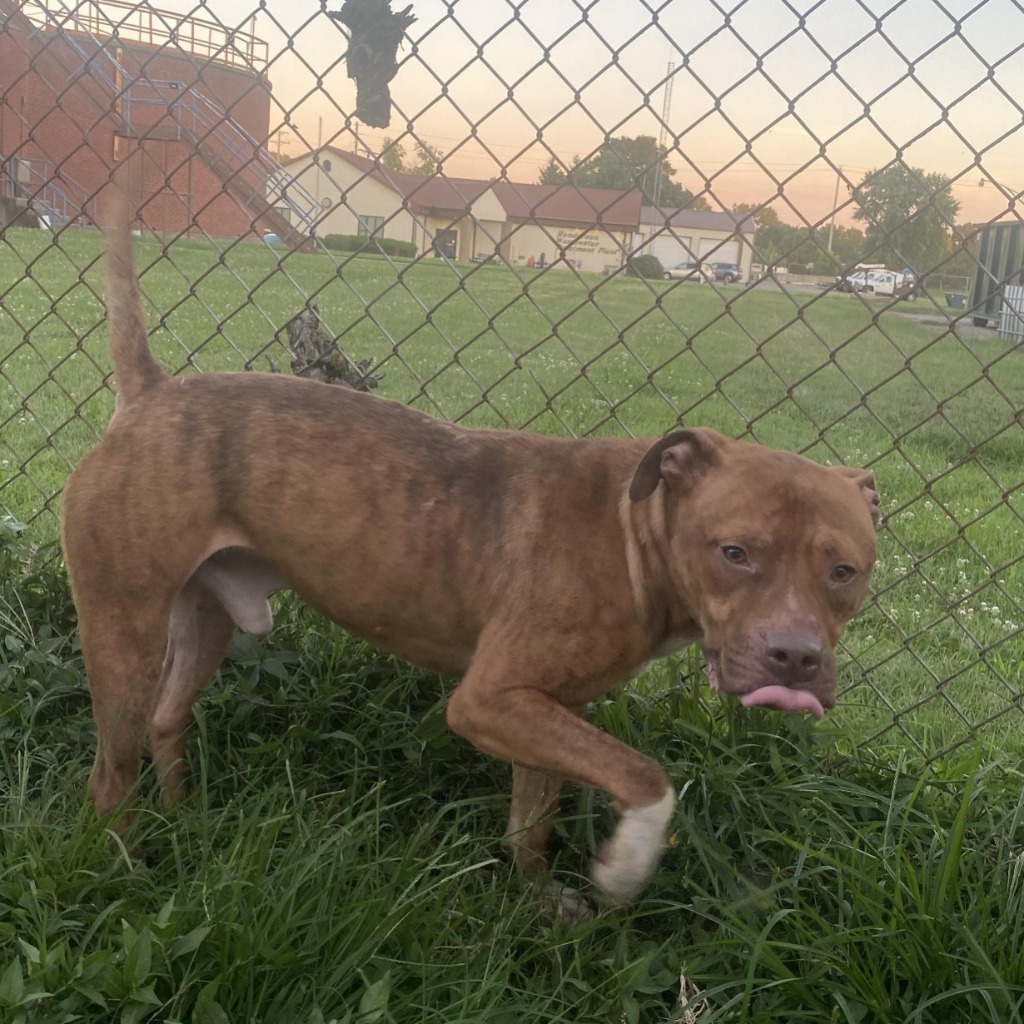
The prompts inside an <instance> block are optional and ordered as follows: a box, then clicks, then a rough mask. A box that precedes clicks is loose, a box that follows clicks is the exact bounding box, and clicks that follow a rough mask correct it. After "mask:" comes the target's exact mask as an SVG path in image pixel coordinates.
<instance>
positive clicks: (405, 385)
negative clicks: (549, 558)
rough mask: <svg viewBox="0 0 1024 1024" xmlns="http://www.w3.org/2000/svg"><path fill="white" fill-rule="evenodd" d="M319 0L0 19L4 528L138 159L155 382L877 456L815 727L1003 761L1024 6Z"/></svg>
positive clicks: (853, 457) (80, 445)
mask: <svg viewBox="0 0 1024 1024" xmlns="http://www.w3.org/2000/svg"><path fill="white" fill-rule="evenodd" d="M285 7H286V8H287V10H285V9H284V8H285ZM329 7H332V5H331V4H327V5H326V6H325V5H324V4H320V5H316V4H308V5H297V4H296V5H269V4H258V5H257V4H254V3H251V0H210V2H208V3H204V4H202V5H191V4H189V3H187V2H184V0H183V2H177V0H166V2H165V3H163V4H161V5H160V6H159V7H155V6H150V5H149V4H131V3H126V2H123V0H81V2H79V0H0V87H2V97H0V204H2V206H0V224H2V225H3V229H2V234H0V379H2V402H0V438H2V441H0V461H2V465H0V506H2V511H3V513H4V514H5V516H6V517H8V519H7V521H8V523H13V522H18V523H24V524H28V529H29V531H30V532H31V533H33V534H34V535H36V536H38V537H39V538H40V539H46V538H47V537H52V536H53V535H54V534H55V532H56V518H57V515H58V512H59V503H60V491H61V486H62V483H63V480H64V478H65V477H66V475H67V473H68V471H69V469H70V467H71V466H72V465H74V463H75V462H76V461H77V459H78V458H79V457H80V456H81V455H82V454H83V453H84V452H85V451H86V450H87V449H88V448H89V446H90V445H91V444H92V443H94V442H95V440H96V438H97V437H98V436H99V435H100V434H101V432H102V430H103V428H104V425H105V424H106V422H107V420H108V418H109V415H110V412H111V409H112V395H111V391H110V379H109V365H108V360H107V354H106V349H105V327H104V324H103V318H102V304H101V289H100V269H99V253H100V240H99V234H98V232H97V230H96V223H97V221H98V219H101V212H100V211H101V209H102V202H103V190H104V188H105V186H106V185H107V184H108V182H109V180H110V177H111V174H112V170H113V168H114V167H115V166H119V165H124V166H125V167H126V168H127V173H128V174H129V175H130V176H131V178H132V180H133V182H134V184H135V186H136V187H137V190H138V193H139V195H140V196H141V202H140V210H139V215H138V219H137V221H136V224H135V228H136V232H137V234H138V236H139V237H138V244H137V249H138V258H139V264H140V270H141V272H142V283H143V290H144V293H145V297H146V301H147V303H148V308H147V313H148V315H149V317H150V323H151V327H152V329H153V343H154V347H155V349H156V351H157V354H158V357H159V358H160V359H161V361H162V363H163V364H164V365H165V366H166V367H167V368H168V369H172V370H174V371H175V372H184V373H189V372H196V371H203V370H211V369H233V370H247V369H256V370H270V371H276V372H289V369H290V370H291V371H292V372H300V373H312V374H313V375H317V376H320V377H321V378H327V379H335V378H344V379H345V380H346V381H347V382H348V383H349V384H355V385H356V386H361V387H374V388H377V389H378V390H379V392H380V393H382V394H386V395H388V396H390V397H392V398H397V399H399V400H402V401H405V402H410V403H413V404H416V405H418V406H420V407H423V408H425V409H427V410H429V411H431V412H434V413H436V414H437V415H440V416H443V417H447V418H449V419H452V420H455V421H460V422H464V423H469V424H473V425H502V426H513V427H517V428H529V429H532V430H540V431H547V432H555V433H561V434H572V435H578V436H582V435H588V434H617V433H629V434H637V435H640V434H647V435H657V434H660V433H662V432H664V431H666V430H668V429H670V428H672V427H675V426H677V425H678V424H681V423H682V424H688V425H696V424H705V425H710V426H714V427H716V428H718V429H720V430H722V431H723V432H725V433H728V434H730V435H733V436H737V437H748V438H751V439H755V440H757V441H761V442H764V443H769V444H773V445H776V446H779V447H786V448H790V449H793V450H796V451H801V452H805V453H807V454H808V455H809V456H810V457H812V458H815V459H818V460H820V461H831V462H845V463H850V464H857V465H865V466H869V467H870V468H872V469H873V470H874V472H875V474H876V476H877V479H878V481H879V484H880V488H881V490H882V492H883V500H884V507H885V511H886V515H885V519H884V523H883V525H882V529H881V536H880V552H881V560H880V564H879V566H878V569H877V572H876V577H875V591H874V595H873V599H872V601H871V603H870V605H869V607H868V608H866V609H865V611H864V612H863V613H862V614H861V615H860V616H859V617H858V619H857V620H856V621H855V622H854V623H853V624H852V626H851V628H850V629H849V630H848V632H847V634H846V636H845V637H844V641H843V648H842V653H843V655H844V657H845V661H846V664H845V667H844V668H843V670H842V679H843V680H844V684H843V685H844V687H845V692H842V693H841V699H840V711H839V712H837V714H836V716H835V720H836V721H837V722H838V723H839V725H840V727H841V728H843V729H845V728H848V729H849V735H850V736H851V737H853V739H851V740H850V742H857V743H867V744H874V745H876V746H877V747H878V748H879V749H882V748H883V747H886V746H889V745H891V746H892V747H893V748H894V749H897V750H909V751H911V752H912V754H913V756H915V757H923V758H926V759H935V758H940V757H945V756H948V755H949V754H951V753H952V752H953V751H954V750H955V749H956V748H958V747H959V746H961V745H962V744H964V743H965V742H968V741H970V740H971V739H972V738H973V737H977V736H979V735H981V736H982V737H983V738H984V741H985V742H986V743H991V744H992V745H993V746H998V745H1003V744H1005V743H1007V742H1012V741H1013V740H1014V737H1015V736H1016V735H1017V733H1018V732H1019V730H1020V725H1021V720H1020V701H1021V696H1022V694H1024V678H1022V664H1024V659H1022V654H1024V640H1022V637H1021V627H1022V624H1024V571H1022V555H1021V552H1022V549H1024V536H1022V509H1024V495H1022V490H1021V487H1022V477H1024V473H1022V466H1024V432H1022V427H1021V406H1022V399H1024V361H1022V359H1024V356H1022V352H1021V351H1020V337H1021V333H1022V332H1021V331H1020V329H1019V321H1020V319H1021V313H1020V310H1019V309H1016V308H1015V307H1014V306H1013V304H1012V302H1011V298H1012V295H1015V294H1020V289H1016V291H1013V292H1011V293H1008V297H1007V298H1006V301H1004V287H1005V286H1013V285H1019V284H1021V283H1024V280H1022V275H1024V227H1022V225H1021V223H1020V214H1019V209H1020V205H1021V179H1020V175H1021V171H1020V166H1021V162H1020V146H1021V138H1020V126H1021V123H1022V120H1024V108H1022V106H1021V104H1020V103H1019V102H1018V101H1017V100H1016V99H1015V98H1014V97H1017V96H1021V95H1024V55H1022V47H1021V45H1020V44H1019V43H1018V42H1016V40H1019V39H1021V38H1024V8H1022V7H1021V6H1020V5H1019V4H1017V3H1015V2H998V0H993V2H989V3H984V4H980V5H975V6H968V5H964V4H959V3H956V2H953V0H947V2H946V3H945V4H939V3H934V2H932V0H905V2H897V3H892V4H888V3H885V4H881V3H867V2H859V0H849V2H847V0H822V2H819V3H815V4H802V5H796V4H793V3H789V2H786V0H781V2H768V3H761V2H758V3H752V2H749V3H743V2H740V3H737V4H734V5H731V6H728V7H726V6H720V5H719V4H718V3H715V2H713V0H712V2H695V3H681V2H680V3H672V2H668V3H655V2H653V0H646V2H645V0H590V2H584V0H543V2H542V0H517V2H513V0H506V2H501V3H498V2H495V3H490V4H469V3H442V2H441V0H419V2H416V3H414V4H413V5H412V7H411V8H410V9H407V10H405V11H402V10H391V9H390V7H389V6H388V4H386V3H383V2H379V0H345V2H344V3H343V4H341V5H340V6H339V7H338V8H337V9H328V8H329ZM350 74H351V75H352V76H353V77H352V78H350V77H349V75H350ZM997 222H998V223H997ZM1000 320H1002V321H1004V323H1003V329H1002V330H1001V331H1000V330H997V329H996V328H997V327H998V325H999V322H1000ZM1007 321H1008V322H1009V323H1008V324H1007ZM993 325H994V326H993Z"/></svg>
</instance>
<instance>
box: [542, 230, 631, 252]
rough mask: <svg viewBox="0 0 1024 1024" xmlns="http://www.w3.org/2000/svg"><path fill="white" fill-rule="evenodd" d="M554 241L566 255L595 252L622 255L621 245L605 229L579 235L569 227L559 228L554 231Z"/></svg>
mask: <svg viewBox="0 0 1024 1024" xmlns="http://www.w3.org/2000/svg"><path fill="white" fill-rule="evenodd" d="M555 241H556V242H557V243H558V248H559V249H564V250H565V254H566V255H567V256H576V255H581V256H582V255H584V254H590V253H593V254H596V255H598V256H615V257H619V256H621V255H622V247H621V246H620V245H617V244H616V240H615V238H614V237H613V236H612V235H609V234H608V233H607V232H606V231H588V232H586V234H583V235H581V234H580V233H579V232H578V231H573V230H571V229H570V228H559V229H558V230H557V231H556V232H555Z"/></svg>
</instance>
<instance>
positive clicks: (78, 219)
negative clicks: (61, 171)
mask: <svg viewBox="0 0 1024 1024" xmlns="http://www.w3.org/2000/svg"><path fill="white" fill-rule="evenodd" d="M0 196H2V197H3V198H5V199H9V200H11V201H12V202H13V203H14V204H15V206H16V207H17V208H19V209H23V210H28V211H29V212H30V213H33V214H35V216H36V217H37V218H38V219H39V222H40V223H41V224H43V225H44V226H46V227H50V228H61V227H63V226H64V225H65V224H72V223H74V224H88V223H95V222H96V200H95V198H92V197H90V196H88V194H87V192H86V190H85V189H84V188H82V187H81V186H80V185H79V184H78V183H77V182H75V181H73V180H72V179H70V178H68V176H67V175H66V174H65V175H62V176H61V177H60V178H58V177H57V174H56V171H55V169H54V166H53V164H52V163H51V162H50V161H49V160H44V159H38V160H37V159H26V158H25V157H24V156H21V155H19V156H9V157H5V156H4V155H3V154H2V153H0Z"/></svg>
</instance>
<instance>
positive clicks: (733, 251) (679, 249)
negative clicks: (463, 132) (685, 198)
mask: <svg viewBox="0 0 1024 1024" xmlns="http://www.w3.org/2000/svg"><path fill="white" fill-rule="evenodd" d="M756 229H757V223H756V221H755V220H754V218H753V217H751V216H748V215H744V214H735V213H718V212H716V211H712V210H686V209H683V210H678V209H670V208H667V207H663V206H644V207H642V208H641V210H640V224H639V230H638V231H637V249H638V251H640V252H643V253H649V254H650V255H652V256H657V258H658V259H659V260H660V261H661V265H662V266H663V267H666V268H668V267H675V266H678V264H680V263H690V262H697V261H698V260H699V261H703V262H707V263H738V264H739V265H740V267H741V268H742V269H743V280H744V281H749V280H750V264H751V261H752V259H753V249H752V245H753V242H754V232H755V231H756Z"/></svg>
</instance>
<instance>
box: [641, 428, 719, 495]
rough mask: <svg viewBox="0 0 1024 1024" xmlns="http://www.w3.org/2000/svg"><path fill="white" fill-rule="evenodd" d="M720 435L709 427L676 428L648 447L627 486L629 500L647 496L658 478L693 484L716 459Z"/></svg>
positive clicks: (655, 485) (659, 479)
mask: <svg viewBox="0 0 1024 1024" xmlns="http://www.w3.org/2000/svg"><path fill="white" fill-rule="evenodd" d="M721 440H722V439H721V437H720V436H719V435H718V434H716V433H715V432H714V431H712V430H676V431H673V432H672V433H671V434H666V435H665V436H664V437H663V438H662V439H661V440H660V441H657V442H655V443H654V444H653V445H651V447H650V448H648V449H647V451H646V453H645V454H644V457H643V458H642V459H641V460H640V464H639V465H638V466H637V467H636V472H635V473H634V474H633V481H632V483H631V484H630V485H629V500H630V501H643V500H644V499H645V498H649V497H650V496H651V495H652V494H653V493H654V491H655V489H656V488H657V486H658V483H659V482H660V481H661V480H664V481H665V482H666V483H674V484H686V483H692V482H693V481H694V480H696V478H697V477H698V476H699V475H700V474H701V473H703V472H704V471H705V470H706V469H707V468H708V466H710V465H711V464H712V463H713V462H715V461H716V460H717V458H718V446H719V444H720V442H721Z"/></svg>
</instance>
